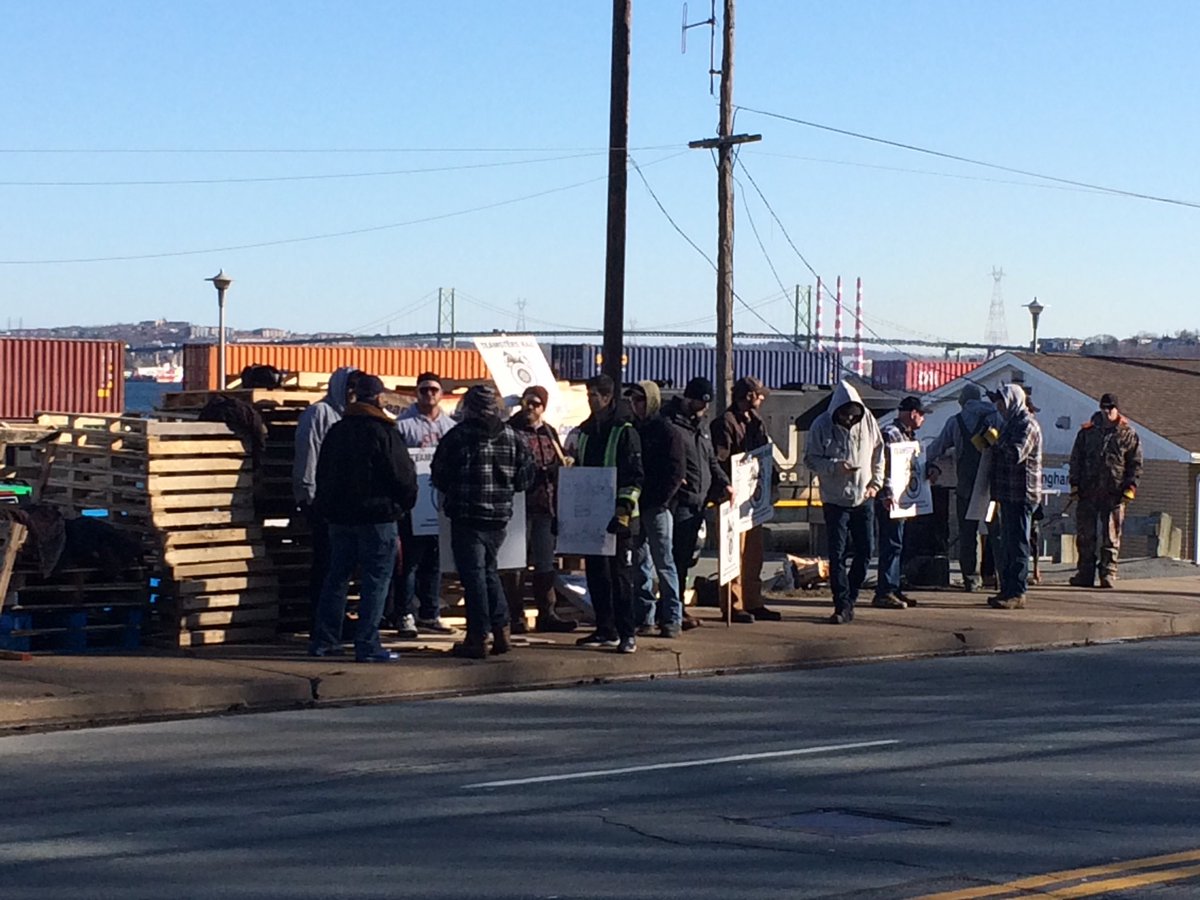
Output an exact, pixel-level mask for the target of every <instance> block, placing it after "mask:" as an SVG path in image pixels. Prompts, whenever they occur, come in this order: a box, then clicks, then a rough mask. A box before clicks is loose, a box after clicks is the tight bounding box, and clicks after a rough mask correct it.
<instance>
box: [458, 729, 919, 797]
mask: <svg viewBox="0 0 1200 900" xmlns="http://www.w3.org/2000/svg"><path fill="white" fill-rule="evenodd" d="M898 743H900V742H899V741H892V740H889V741H860V742H858V743H855V744H827V745H825V746H824V747H803V748H800V749H798V750H771V751H768V752H766V753H739V754H737V755H736V756H714V757H711V758H709V759H689V760H684V761H683V762H672V763H654V764H653V765H648V766H626V767H625V768H623V769H593V770H591V771H587V772H569V773H566V774H563V775H536V776H534V777H533V778H510V779H508V780H506V781H481V782H478V783H476V784H464V785H463V786H462V789H463V790H464V791H467V790H472V789H473V788H498V787H516V786H517V785H522V784H545V783H546V782H549V781H578V780H580V779H583V778H607V777H608V776H609V775H628V774H630V773H633V772H658V771H661V770H663V769H690V768H693V767H694V766H716V765H720V764H722V763H737V762H753V761H754V760H759V759H780V758H782V757H786V756H812V755H814V754H817V753H836V752H838V751H839V750H866V749H868V748H870V747H888V746H891V745H893V744H898Z"/></svg>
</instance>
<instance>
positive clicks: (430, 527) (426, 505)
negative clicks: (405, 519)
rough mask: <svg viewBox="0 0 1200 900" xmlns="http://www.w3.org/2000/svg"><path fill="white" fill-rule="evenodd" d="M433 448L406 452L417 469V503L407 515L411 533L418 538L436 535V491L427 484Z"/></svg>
mask: <svg viewBox="0 0 1200 900" xmlns="http://www.w3.org/2000/svg"><path fill="white" fill-rule="evenodd" d="M434 452H435V448H433V447H422V448H414V449H411V450H409V451H408V455H409V456H411V457H412V461H413V465H414V466H415V467H416V469H417V503H416V505H415V506H413V508H412V512H411V513H409V520H410V521H411V522H412V531H413V534H414V535H417V536H418V537H432V536H433V535H435V534H437V533H438V527H439V526H438V510H437V500H436V498H435V497H434V494H435V493H436V491H435V490H434V487H433V485H432V484H430V482H429V464H430V463H432V462H433V454H434Z"/></svg>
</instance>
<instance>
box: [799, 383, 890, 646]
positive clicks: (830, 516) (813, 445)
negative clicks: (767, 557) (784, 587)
mask: <svg viewBox="0 0 1200 900" xmlns="http://www.w3.org/2000/svg"><path fill="white" fill-rule="evenodd" d="M804 465H805V466H806V467H807V468H808V470H809V471H810V472H812V473H813V474H814V475H816V476H817V480H818V484H819V486H820V491H821V506H822V509H823V510H824V513H825V537H826V542H827V547H828V555H829V584H830V587H831V588H832V589H833V615H832V616H830V617H829V621H830V622H831V623H832V624H834V625H845V624H847V623H849V622H852V621H853V620H854V605H855V603H857V602H858V592H859V590H860V589H861V588H862V583H863V580H864V579H865V578H866V577H867V566H868V565H869V564H870V561H871V528H872V520H873V516H872V510H873V502H872V501H873V500H874V498H875V497H876V496H877V495H878V494H879V492H880V490H881V489H882V488H883V476H884V459H883V435H882V433H881V432H880V430H879V423H878V422H876V421H875V417H874V416H872V415H871V414H870V413H869V412H868V411H867V407H866V405H865V404H864V403H863V402H862V398H861V397H859V395H858V391H856V390H855V389H854V386H853V385H852V384H850V383H849V382H847V381H841V382H839V383H838V385H837V387H835V388H834V389H833V395H832V396H831V397H830V398H829V408H828V409H827V410H826V411H825V412H823V413H821V415H819V416H817V418H816V420H815V421H814V422H813V423H812V427H811V428H810V429H809V431H808V439H807V441H806V442H805V449H804ZM847 551H849V552H847ZM847 566H849V571H848V572H847Z"/></svg>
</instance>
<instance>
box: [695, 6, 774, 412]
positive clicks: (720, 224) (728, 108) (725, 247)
mask: <svg viewBox="0 0 1200 900" xmlns="http://www.w3.org/2000/svg"><path fill="white" fill-rule="evenodd" d="M733 6H734V0H725V13H724V17H723V21H722V23H721V24H722V43H721V115H720V119H719V120H718V123H717V137H716V139H715V140H712V139H708V140H701V141H690V142H689V143H688V146H689V147H692V148H704V149H714V148H715V149H716V151H717V383H716V385H715V387H716V389H717V396H716V397H714V398H713V400H714V403H715V406H716V412H717V415H720V414H721V413H723V412H724V411H725V407H726V404H728V403H729V395H730V393H731V392H732V391H733V301H734V296H733V148H734V146H735V145H736V144H744V143H747V142H749V141H760V140H762V135H760V134H740V135H735V134H733V133H732V129H733V26H734V15H733Z"/></svg>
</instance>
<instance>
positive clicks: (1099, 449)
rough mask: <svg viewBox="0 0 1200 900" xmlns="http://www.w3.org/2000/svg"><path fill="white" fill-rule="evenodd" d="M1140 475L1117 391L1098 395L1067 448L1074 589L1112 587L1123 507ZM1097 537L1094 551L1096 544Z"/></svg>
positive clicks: (1137, 444)
mask: <svg viewBox="0 0 1200 900" xmlns="http://www.w3.org/2000/svg"><path fill="white" fill-rule="evenodd" d="M1141 474H1142V443H1141V440H1139V438H1138V436H1137V432H1136V431H1134V430H1133V428H1132V427H1131V426H1130V424H1129V420H1128V419H1126V418H1125V417H1124V416H1123V415H1121V411H1120V409H1119V408H1118V403H1117V395H1116V394H1105V395H1104V396H1103V397H1101V398H1100V411H1099V412H1097V413H1094V414H1093V415H1092V418H1091V420H1090V421H1088V422H1086V423H1084V425H1083V427H1082V428H1080V429H1079V434H1078V435H1077V436H1076V437H1075V446H1074V447H1073V448H1072V449H1071V474H1070V482H1071V498H1072V499H1073V500H1074V501H1075V543H1076V547H1077V548H1078V551H1079V563H1078V569H1077V570H1076V573H1075V574H1074V575H1073V576H1072V577H1071V584H1073V585H1075V587H1093V586H1094V583H1095V577H1096V574H1097V572H1099V575H1100V587H1102V588H1111V587H1112V586H1113V582H1115V581H1116V579H1117V554H1118V552H1119V551H1120V548H1121V528H1122V526H1123V525H1124V524H1125V505H1126V504H1127V503H1129V501H1131V500H1132V499H1133V498H1134V497H1135V496H1136V494H1137V485H1138V479H1139V478H1140V477H1141ZM1097 536H1099V545H1100V547H1099V550H1100V552H1099V555H1098V558H1097V552H1096V544H1097Z"/></svg>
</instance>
